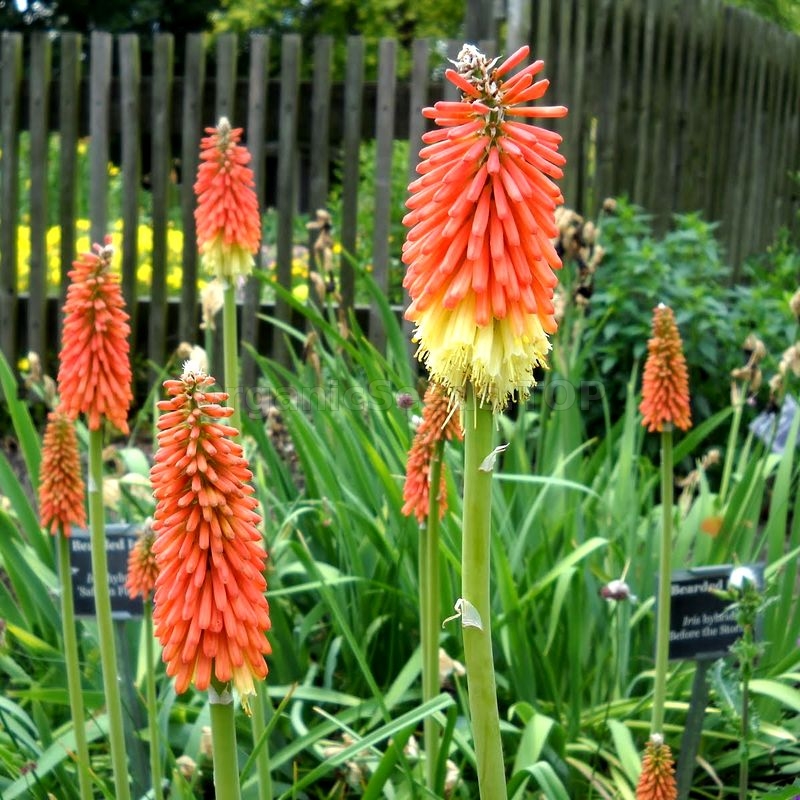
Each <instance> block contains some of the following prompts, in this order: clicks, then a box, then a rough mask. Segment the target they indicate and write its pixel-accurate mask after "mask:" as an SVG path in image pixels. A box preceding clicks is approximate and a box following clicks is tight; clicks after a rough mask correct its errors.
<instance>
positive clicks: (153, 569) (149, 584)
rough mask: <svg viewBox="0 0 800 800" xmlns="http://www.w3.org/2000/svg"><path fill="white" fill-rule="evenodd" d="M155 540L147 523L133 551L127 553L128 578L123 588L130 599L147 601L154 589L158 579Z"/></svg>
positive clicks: (149, 523)
mask: <svg viewBox="0 0 800 800" xmlns="http://www.w3.org/2000/svg"><path fill="white" fill-rule="evenodd" d="M155 540H156V534H155V532H154V531H153V527H152V522H150V521H148V522H147V523H146V524H145V527H144V529H143V530H142V532H141V534H140V535H139V538H138V539H137V540H136V544H135V545H134V546H133V549H132V550H131V551H130V553H128V576H127V579H126V581H125V588H126V589H127V590H128V597H130V598H131V599H133V598H134V597H141V598H142V599H143V600H148V599H149V598H150V595H151V593H152V591H153V589H154V588H155V585H156V578H157V577H158V564H157V563H156V556H155V553H154V552H153V544H154V543H155Z"/></svg>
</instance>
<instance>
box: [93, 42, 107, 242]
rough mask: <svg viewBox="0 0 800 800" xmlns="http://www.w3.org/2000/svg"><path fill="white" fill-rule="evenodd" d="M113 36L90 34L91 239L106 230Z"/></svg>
mask: <svg viewBox="0 0 800 800" xmlns="http://www.w3.org/2000/svg"><path fill="white" fill-rule="evenodd" d="M112 42H113V38H112V36H111V35H110V34H108V33H103V32H102V31H94V32H93V33H92V37H91V56H90V58H91V64H90V77H89V98H90V100H89V130H91V132H92V136H91V139H90V141H89V220H90V221H91V237H92V241H93V242H102V241H103V239H104V238H105V235H106V233H107V232H108V162H109V160H110V156H111V143H110V141H109V139H110V135H111V131H110V116H111V57H112Z"/></svg>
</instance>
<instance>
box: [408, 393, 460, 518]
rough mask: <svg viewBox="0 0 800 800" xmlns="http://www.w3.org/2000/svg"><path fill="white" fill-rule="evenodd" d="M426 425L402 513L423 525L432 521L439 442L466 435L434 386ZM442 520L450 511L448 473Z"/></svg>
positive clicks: (442, 485)
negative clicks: (432, 486) (433, 462)
mask: <svg viewBox="0 0 800 800" xmlns="http://www.w3.org/2000/svg"><path fill="white" fill-rule="evenodd" d="M423 402H424V405H423V409H422V421H421V422H420V424H419V427H418V428H417V432H416V434H415V436H414V441H413V442H412V444H411V450H410V451H409V454H408V463H407V465H406V482H405V486H404V487H403V500H405V503H404V505H403V508H402V512H403V513H404V514H405V515H406V516H410V515H411V514H414V515H415V516H416V518H417V520H418V521H419V523H420V524H422V523H423V522H425V520H426V519H427V518H428V510H429V509H430V483H431V460H432V459H433V457H434V453H435V451H436V447H437V445H438V444H439V442H442V441H444V440H445V439H447V440H450V441H452V440H453V439H459V440H460V439H463V438H464V432H463V431H462V430H461V425H460V423H459V421H458V417H457V415H456V414H454V413H453V409H452V408H451V407H450V403H449V402H448V399H447V396H446V395H445V394H444V392H443V391H442V390H441V388H440V387H438V386H436V385H435V384H431V385H430V386H429V387H428V389H427V391H426V392H425V398H424V401H423ZM438 492H439V517H440V518H441V517H443V516H444V514H445V511H447V490H446V481H445V475H444V469H442V471H441V478H440V482H439V487H438Z"/></svg>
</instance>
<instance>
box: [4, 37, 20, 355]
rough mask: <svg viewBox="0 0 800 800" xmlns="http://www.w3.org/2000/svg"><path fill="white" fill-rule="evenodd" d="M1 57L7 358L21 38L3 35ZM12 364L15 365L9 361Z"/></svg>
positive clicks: (12, 328) (11, 350)
mask: <svg viewBox="0 0 800 800" xmlns="http://www.w3.org/2000/svg"><path fill="white" fill-rule="evenodd" d="M2 45H3V52H2V56H0V112H2V114H0V131H2V135H3V143H2V148H3V160H2V162H1V163H2V167H3V169H2V172H0V343H2V349H3V350H4V352H6V353H7V354H8V355H9V356H10V357H14V356H16V354H17V220H18V215H17V208H18V206H17V203H18V198H19V183H18V180H17V176H18V174H19V129H18V124H19V123H18V120H19V110H20V109H19V106H20V83H21V80H22V36H21V35H20V34H18V33H4V34H3V35H2ZM12 363H15V362H14V361H12Z"/></svg>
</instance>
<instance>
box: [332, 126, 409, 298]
mask: <svg viewBox="0 0 800 800" xmlns="http://www.w3.org/2000/svg"><path fill="white" fill-rule="evenodd" d="M375 150H376V144H375V140H374V139H370V140H367V141H364V142H362V143H361V147H360V148H359V172H358V223H357V226H356V229H357V231H358V238H357V240H356V252H355V253H353V254H352V255H353V257H354V258H355V259H356V261H358V263H359V264H361V265H368V264H370V262H371V260H372V249H373V246H374V239H375V236H374V231H375ZM408 159H409V146H408V140H405V139H395V140H394V141H393V143H392V170H391V175H390V192H391V195H390V196H391V217H390V227H389V253H390V258H391V263H390V268H389V300H390V302H392V303H396V304H399V303H401V302H402V298H403V289H402V282H403V275H404V268H403V265H402V263H401V261H400V254H401V248H402V245H403V241H404V239H405V228H404V227H403V217H404V216H405V214H406V211H407V209H406V207H405V201H406V198H407V196H408V191H407V186H408ZM336 174H337V182H336V183H335V184H334V185H333V186H332V187H331V192H330V195H329V205H328V210H329V211H330V212H331V215H332V216H333V220H334V233H335V235H337V237H338V231H340V230H341V219H342V204H343V197H342V186H341V176H342V165H341V164H338V165H337V168H336ZM367 269H368V270H369V268H367ZM366 294H368V293H365V292H364V291H363V289H362V292H361V295H362V299H363V298H364V297H365V296H366Z"/></svg>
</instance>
